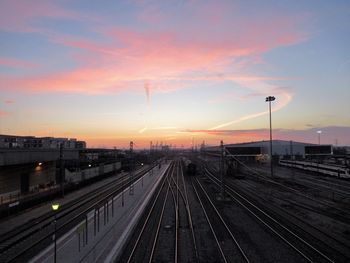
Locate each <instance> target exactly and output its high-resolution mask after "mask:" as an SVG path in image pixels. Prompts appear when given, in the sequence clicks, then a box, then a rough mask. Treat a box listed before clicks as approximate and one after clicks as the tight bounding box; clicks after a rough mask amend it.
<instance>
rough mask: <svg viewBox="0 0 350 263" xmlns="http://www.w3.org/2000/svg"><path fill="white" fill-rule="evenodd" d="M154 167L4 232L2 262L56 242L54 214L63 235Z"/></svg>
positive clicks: (17, 259)
mask: <svg viewBox="0 0 350 263" xmlns="http://www.w3.org/2000/svg"><path fill="white" fill-rule="evenodd" d="M152 168H153V167H152ZM152 168H149V169H145V170H141V171H139V172H137V173H136V174H134V175H133V176H132V177H133V178H132V179H131V180H130V175H129V174H125V175H123V176H120V177H118V178H117V179H115V180H114V181H112V182H109V183H108V184H106V185H103V186H101V187H98V188H96V189H95V190H93V191H92V192H90V193H88V194H85V195H83V196H81V197H79V198H77V199H75V200H73V201H71V202H69V203H67V204H65V205H63V206H62V208H61V209H60V210H58V212H57V213H53V211H50V212H48V213H46V214H44V215H42V216H40V217H38V218H36V219H35V220H31V221H29V222H28V223H26V224H24V225H22V226H21V227H18V228H16V229H13V230H12V231H9V232H8V233H6V234H4V235H2V236H1V238H0V262H22V261H23V260H25V259H28V258H30V257H32V256H34V255H36V254H37V253H38V252H40V251H41V250H42V249H44V248H45V247H47V246H48V245H50V244H51V243H52V239H51V237H52V236H53V234H54V231H55V230H54V225H53V219H54V217H55V220H56V236H57V237H60V236H62V235H63V234H65V233H66V232H67V231H69V230H70V229H71V228H72V227H74V226H75V225H76V224H77V223H79V222H81V221H82V220H83V219H84V218H86V216H87V213H88V212H89V211H91V210H93V209H96V208H100V207H101V206H103V205H104V204H105V203H106V202H108V201H109V200H113V197H114V196H115V195H117V194H118V193H120V192H121V191H122V189H124V188H125V187H127V186H128V185H129V184H130V183H132V182H133V181H135V180H137V179H138V178H140V177H141V176H143V175H144V174H146V173H147V172H148V171H149V170H150V169H152Z"/></svg>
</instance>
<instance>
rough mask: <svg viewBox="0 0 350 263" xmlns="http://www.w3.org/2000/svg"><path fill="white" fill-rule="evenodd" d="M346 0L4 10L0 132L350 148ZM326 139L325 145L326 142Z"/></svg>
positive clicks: (42, 4) (102, 143)
mask: <svg viewBox="0 0 350 263" xmlns="http://www.w3.org/2000/svg"><path fill="white" fill-rule="evenodd" d="M349 24H350V2H349V1H345V0H344V1H340V0H337V1H331V2H330V1H322V0H321V1H301V2H298V3H295V2H289V1H277V0H275V1H272V0H270V1H229V0H227V1H197V0H191V1H152V0H149V1H146V0H145V1H143V0H130V1H126V0H125V1H85V0H84V1H83V0H77V1H44V0H34V1H25V0H15V1H10V0H2V1H0V92H1V97H0V134H10V135H24V136H26V135H33V136H52V137H68V138H71V137H73V138H78V139H79V140H84V141H86V142H87V146H88V147H114V146H116V147H119V148H126V147H128V144H129V142H130V141H134V142H135V147H136V148H149V143H150V141H153V143H156V142H157V141H158V142H159V143H160V142H161V141H162V142H163V143H165V144H172V145H176V146H177V147H181V145H184V146H185V147H190V146H191V145H192V142H193V141H195V142H196V144H201V143H202V141H206V143H208V144H211V145H215V144H219V143H220V140H223V141H224V142H225V143H238V142H245V141H256V140H268V139H269V133H268V131H269V130H268V129H269V119H268V104H267V103H266V102H265V97H266V96H275V97H276V100H275V101H274V102H272V111H273V112H272V127H273V139H283V140H293V141H301V142H309V143H318V139H319V138H320V141H321V143H324V144H334V145H335V144H337V145H350V117H349V116H350V115H349V113H350V103H349V98H350V52H349V46H350V28H349ZM319 130H321V131H322V133H321V134H320V135H319V134H318V133H317V131H319Z"/></svg>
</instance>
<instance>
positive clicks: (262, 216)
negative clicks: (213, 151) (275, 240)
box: [206, 170, 348, 262]
mask: <svg viewBox="0 0 350 263" xmlns="http://www.w3.org/2000/svg"><path fill="white" fill-rule="evenodd" d="M206 172H207V176H208V178H209V179H210V180H211V182H212V183H214V184H215V185H217V187H220V181H219V179H218V178H216V177H215V176H214V175H213V174H211V173H210V172H209V171H208V170H206ZM226 190H227V192H226V193H227V194H228V195H229V196H230V198H232V200H234V201H235V202H237V203H238V204H240V205H241V206H242V207H244V208H245V209H246V211H247V212H248V213H250V214H251V215H252V216H253V217H255V218H256V219H257V220H258V221H259V222H261V224H262V225H264V226H265V227H266V228H268V229H269V230H270V231H272V232H273V233H274V234H275V235H276V236H278V237H279V238H280V239H281V240H282V241H283V242H284V243H286V244H287V245H288V246H290V248H292V249H293V250H295V251H296V252H297V253H298V254H299V255H300V256H302V257H303V258H304V260H306V261H308V262H334V261H335V262H345V261H346V260H347V259H348V257H347V255H344V254H343V253H342V251H336V250H334V249H333V248H329V247H328V245H327V244H325V243H324V241H322V240H320V239H319V238H318V237H317V236H313V235H310V232H309V231H306V230H305V228H304V227H301V226H299V225H298V224H297V223H295V222H292V221H290V220H286V218H285V217H284V218H281V217H280V216H278V215H279V212H278V211H275V210H274V209H273V208H271V207H269V209H267V208H266V205H262V204H261V203H259V202H257V201H256V200H255V199H254V200H253V199H252V198H251V197H250V194H251V193H249V195H248V194H247V193H246V191H245V194H243V193H242V192H238V191H237V189H235V187H234V186H233V185H230V184H226ZM310 240H311V241H310ZM344 260H345V261H344Z"/></svg>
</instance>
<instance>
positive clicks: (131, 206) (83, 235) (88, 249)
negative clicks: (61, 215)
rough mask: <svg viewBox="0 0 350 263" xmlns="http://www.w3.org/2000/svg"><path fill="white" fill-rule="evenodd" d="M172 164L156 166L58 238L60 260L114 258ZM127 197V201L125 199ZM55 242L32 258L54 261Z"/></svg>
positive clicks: (39, 260)
mask: <svg viewBox="0 0 350 263" xmlns="http://www.w3.org/2000/svg"><path fill="white" fill-rule="evenodd" d="M168 166H169V164H163V165H162V167H161V168H160V169H159V168H158V167H155V168H154V169H153V174H152V173H150V172H149V173H147V174H146V175H145V176H143V178H140V179H139V180H138V181H137V182H136V183H134V187H133V194H131V192H130V187H128V188H126V189H125V191H124V193H120V194H119V195H118V196H116V197H115V198H114V199H113V201H112V200H111V201H109V203H108V205H106V206H102V207H101V208H100V209H98V210H92V211H91V212H89V213H88V215H87V218H86V220H84V221H82V222H81V223H80V224H78V225H77V226H76V227H75V228H73V229H71V231H69V232H68V233H66V234H65V235H64V236H62V237H61V238H60V239H59V240H57V249H56V257H57V262H113V261H114V260H115V259H116V257H117V256H118V254H119V253H120V252H121V250H122V248H123V245H124V244H125V242H126V241H127V239H128V236H129V235H130V234H131V233H132V230H133V227H134V226H135V225H136V223H137V221H138V218H139V216H141V214H142V212H143V210H144V208H145V207H146V204H147V202H148V200H149V199H150V197H151V195H152V193H153V192H154V191H155V189H156V187H157V185H158V184H159V182H160V179H161V178H162V177H163V175H164V174H165V171H166V169H167V167H168ZM122 200H124V202H122ZM53 258H54V245H53V244H52V245H51V246H49V247H48V248H46V249H45V250H44V251H42V253H40V254H39V255H37V256H36V257H34V258H33V259H31V260H30V261H29V262H41V263H42V262H53Z"/></svg>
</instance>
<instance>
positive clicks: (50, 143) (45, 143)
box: [0, 134, 86, 149]
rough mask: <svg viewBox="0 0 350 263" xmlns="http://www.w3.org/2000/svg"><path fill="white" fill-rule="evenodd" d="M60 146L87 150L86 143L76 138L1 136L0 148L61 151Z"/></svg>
mask: <svg viewBox="0 0 350 263" xmlns="http://www.w3.org/2000/svg"><path fill="white" fill-rule="evenodd" d="M60 145H62V147H63V148H65V149H84V148H86V142H85V141H78V140H77V139H74V138H70V139H68V138H54V137H35V136H17V135H3V134H0V148H25V149H59V148H60Z"/></svg>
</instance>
